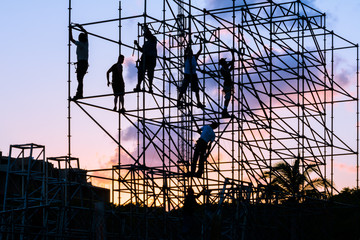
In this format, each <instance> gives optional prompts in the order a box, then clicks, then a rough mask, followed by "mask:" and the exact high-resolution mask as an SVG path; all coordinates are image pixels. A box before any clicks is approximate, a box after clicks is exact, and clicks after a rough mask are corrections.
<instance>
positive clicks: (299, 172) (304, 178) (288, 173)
mask: <svg viewBox="0 0 360 240" xmlns="http://www.w3.org/2000/svg"><path fill="white" fill-rule="evenodd" d="M301 162H302V163H304V159H303V158H302V157H299V156H298V157H297V158H296V159H295V161H294V163H293V165H291V164H289V163H287V162H285V161H284V162H279V163H277V164H276V165H275V166H274V167H272V168H271V170H270V171H267V172H265V173H264V174H263V179H264V180H265V181H266V182H268V185H267V187H268V188H270V189H271V191H272V192H274V191H275V192H278V193H280V195H281V196H282V197H284V198H285V199H287V200H289V201H295V202H302V201H303V200H304V199H305V197H313V198H320V197H321V196H324V194H323V193H322V192H320V191H319V189H318V188H319V187H323V188H325V190H326V187H327V186H329V185H330V184H329V182H328V181H327V180H326V179H325V178H314V179H311V178H310V174H311V173H312V172H315V173H319V170H318V166H317V165H304V164H302V165H300V163H301ZM272 194H273V193H272Z"/></svg>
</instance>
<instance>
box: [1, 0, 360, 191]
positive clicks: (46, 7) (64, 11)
mask: <svg viewBox="0 0 360 240" xmlns="http://www.w3.org/2000/svg"><path fill="white" fill-rule="evenodd" d="M148 2H149V3H148V4H149V6H148V7H149V11H150V12H152V13H154V14H159V16H161V10H162V1H158V0H157V1H154V0H149V1H148ZM150 2H151V4H154V3H155V2H156V3H157V4H154V5H150ZM218 2H221V3H224V4H225V5H226V4H228V3H227V2H232V1H230V0H229V1H216V0H212V1H206V0H192V3H193V4H195V5H197V6H199V8H208V9H211V8H213V7H218V5H219V3H218ZM247 2H248V3H251V2H252V0H248V1H247ZM275 2H284V1H275ZM304 2H306V3H307V4H309V5H310V6H312V7H314V8H315V9H317V10H319V11H321V12H325V13H326V15H327V28H328V29H329V30H334V32H335V33H336V34H338V35H340V36H342V37H344V38H345V39H348V40H349V41H351V42H353V43H358V42H359V39H360V30H359V26H358V25H359V23H360V15H359V12H360V1H359V0H345V1H344V0H306V1H304ZM121 4H122V9H123V10H122V15H123V16H130V15H137V14H142V12H143V0H131V1H129V0H123V1H122V3H121ZM72 8H73V10H72V22H74V23H88V22H93V21H100V20H106V19H114V18H118V14H119V13H118V1H114V0H106V1H98V0H73V1H72ZM136 21H137V20H136ZM136 21H135V20H134V21H133V22H131V23H132V24H134V25H135V26H136V23H137V22H136ZM0 22H1V45H0V54H1V59H0V61H1V62H0V66H1V68H0V69H1V70H0V79H1V80H0V89H1V94H0V112H1V118H0V151H2V153H3V155H7V154H8V152H9V146H10V145H11V144H24V143H37V144H41V145H45V146H46V156H47V157H56V156H63V155H66V154H67V74H68V72H67V67H68V65H67V59H68V46H67V44H68V1H45V0H33V1H25V0H19V1H4V2H2V5H1V8H0ZM129 24H130V23H129ZM86 29H88V30H89V31H94V32H99V33H102V34H104V35H106V36H109V37H111V38H112V39H114V40H117V37H118V28H117V22H114V23H110V24H103V25H96V26H89V27H88V28H87V27H86ZM122 34H123V42H125V43H127V44H129V45H132V42H133V40H134V39H136V34H137V31H136V28H134V29H133V32H125V33H124V32H123V33H122ZM77 35H78V32H76V31H74V38H77ZM89 44H90V59H89V64H90V66H89V70H88V74H87V75H86V76H85V80H84V85H85V88H84V95H96V94H110V93H111V92H112V90H111V88H108V87H107V86H106V71H107V70H108V68H109V67H111V65H112V64H114V63H115V62H116V60H117V56H118V47H117V45H116V44H113V43H109V42H105V41H102V40H99V39H95V38H92V37H90V39H89ZM123 54H124V55H125V63H124V66H125V67H124V78H125V82H126V83H125V84H126V89H127V90H130V89H133V88H134V87H135V84H136V69H135V67H134V61H135V60H136V58H135V57H131V54H132V51H131V50H128V49H124V50H123ZM71 56H72V59H73V60H74V59H75V58H76V56H75V47H72V52H71ZM344 59H346V55H344ZM355 60H356V59H351V60H350V61H351V62H352V63H354V62H355ZM72 79H73V82H72V93H71V94H72V95H74V94H75V88H76V78H75V74H74V68H73V67H72ZM107 101H108V102H106V103H105V105H106V106H107V107H109V108H110V107H112V104H113V102H112V98H111V99H110V98H109V99H108V100H107ZM126 104H127V103H125V105H126ZM344 111H346V110H344ZM350 111H354V109H351V110H350ZM344 115H346V114H344ZM106 116H107V115H106ZM106 116H104V119H105V120H108V119H107V118H106ZM72 118H73V121H72V124H73V126H72V141H73V143H72V155H73V156H75V157H79V158H80V162H81V167H83V168H87V169H95V168H100V167H110V162H111V160H112V159H113V158H114V157H115V156H116V145H115V144H114V142H112V140H111V139H109V138H108V137H107V136H105V134H104V133H103V132H102V131H100V130H99V129H98V128H97V127H96V126H95V125H94V123H93V122H92V121H91V120H90V119H89V118H87V117H86V116H85V114H84V113H83V112H82V111H80V110H79V109H78V108H76V107H75V106H73V107H72ZM109 119H111V120H109V121H116V120H114V119H116V118H110V117H109ZM114 126H115V127H114V131H113V134H114V135H116V124H114ZM354 131H356V129H354ZM335 167H336V171H337V172H338V173H339V174H338V176H339V178H340V180H339V181H338V182H337V186H338V187H339V188H342V187H345V186H355V184H356V182H355V181H354V179H353V176H354V166H353V164H346V162H345V163H344V162H341V163H336V164H335ZM350 175H351V176H352V178H348V177H347V176H350Z"/></svg>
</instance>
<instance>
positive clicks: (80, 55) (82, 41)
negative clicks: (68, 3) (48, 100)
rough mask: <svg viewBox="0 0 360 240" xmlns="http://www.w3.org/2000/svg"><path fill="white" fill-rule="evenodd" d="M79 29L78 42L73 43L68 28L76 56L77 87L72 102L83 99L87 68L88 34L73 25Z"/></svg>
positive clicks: (78, 25) (70, 31)
mask: <svg viewBox="0 0 360 240" xmlns="http://www.w3.org/2000/svg"><path fill="white" fill-rule="evenodd" d="M74 26H77V27H79V28H80V30H81V31H82V33H80V34H79V41H75V40H74V38H73V35H72V28H73V26H70V29H69V37H70V41H71V42H72V43H74V44H75V45H76V56H77V63H76V64H77V68H76V78H77V81H78V87H77V91H76V94H75V96H74V97H73V98H72V100H77V99H79V98H82V97H83V86H84V85H83V80H84V76H85V74H86V71H87V69H88V67H89V64H88V59H89V42H88V33H87V31H86V30H85V29H84V28H83V27H82V26H81V25H80V24H75V25H74Z"/></svg>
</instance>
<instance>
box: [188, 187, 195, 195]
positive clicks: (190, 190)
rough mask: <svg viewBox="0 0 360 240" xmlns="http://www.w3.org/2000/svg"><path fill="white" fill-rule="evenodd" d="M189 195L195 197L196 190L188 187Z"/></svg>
mask: <svg viewBox="0 0 360 240" xmlns="http://www.w3.org/2000/svg"><path fill="white" fill-rule="evenodd" d="M187 194H188V195H194V190H193V189H192V187H188V189H187Z"/></svg>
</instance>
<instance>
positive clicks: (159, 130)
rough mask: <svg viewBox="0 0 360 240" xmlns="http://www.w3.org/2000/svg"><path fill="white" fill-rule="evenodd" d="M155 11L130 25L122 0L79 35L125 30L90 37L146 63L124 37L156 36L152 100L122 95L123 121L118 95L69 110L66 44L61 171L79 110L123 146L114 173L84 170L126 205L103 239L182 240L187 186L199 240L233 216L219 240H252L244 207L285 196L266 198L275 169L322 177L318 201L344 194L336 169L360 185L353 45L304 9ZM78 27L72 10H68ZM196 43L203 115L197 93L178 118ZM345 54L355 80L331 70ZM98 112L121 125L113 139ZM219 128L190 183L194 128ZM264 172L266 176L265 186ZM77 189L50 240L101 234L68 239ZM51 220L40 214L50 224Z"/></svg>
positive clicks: (244, 6) (174, 4)
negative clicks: (227, 71) (132, 32)
mask: <svg viewBox="0 0 360 240" xmlns="http://www.w3.org/2000/svg"><path fill="white" fill-rule="evenodd" d="M159 2H161V3H162V6H161V7H160V6H158V8H157V9H156V10H154V9H153V8H149V6H148V1H147V0H144V1H143V10H144V11H143V13H142V14H138V15H133V16H123V13H122V6H121V2H119V17H118V18H116V19H107V20H99V21H95V22H84V23H81V25H82V26H84V27H87V26H90V25H97V26H100V27H101V26H102V25H103V24H105V23H110V22H114V23H118V25H119V39H118V40H114V39H113V38H111V37H109V36H107V35H103V34H99V33H97V32H92V31H88V35H89V37H90V38H98V39H100V40H103V41H106V42H109V43H112V44H113V45H114V47H118V48H119V53H120V54H121V53H124V52H127V53H129V52H133V51H134V52H135V51H136V53H137V59H139V57H140V53H139V52H138V51H137V49H136V48H135V47H134V46H133V44H132V43H131V42H130V41H132V40H130V39H128V38H124V37H123V34H122V32H123V31H124V29H123V28H125V29H129V28H132V29H134V28H137V36H134V38H136V37H137V41H138V42H141V41H142V39H143V34H144V31H143V29H144V26H145V25H146V26H147V27H148V28H149V29H150V31H151V32H152V33H153V34H154V36H156V38H157V47H158V57H157V64H156V68H155V76H154V81H153V92H152V93H150V92H148V91H145V90H141V91H139V92H134V91H132V90H129V88H127V91H126V93H125V105H126V111H125V113H121V112H118V111H114V110H113V109H112V108H110V107H108V105H107V100H109V99H110V97H113V94H103V93H99V95H91V96H85V97H83V98H82V99H78V100H76V101H73V100H71V82H72V80H71V78H72V72H73V69H72V65H73V61H72V59H71V52H72V49H71V48H72V46H71V43H70V41H69V42H68V43H69V49H68V51H69V58H68V66H69V67H68V155H67V156H66V157H59V158H51V159H49V161H54V162H56V163H58V164H60V163H61V162H65V169H69V171H70V169H72V162H73V161H72V160H76V158H73V157H72V139H71V135H72V134H71V130H72V125H71V121H72V120H71V119H72V116H71V111H72V107H76V108H78V109H80V110H81V111H82V112H84V113H85V115H86V116H87V117H89V118H90V119H91V120H92V121H93V122H94V123H95V124H96V125H97V127H99V129H100V130H101V131H103V132H104V133H105V134H106V135H107V136H108V137H109V138H110V139H111V140H112V141H113V142H114V144H115V145H116V146H117V148H118V162H117V164H114V165H113V166H111V167H109V168H106V169H94V170H88V171H87V177H88V178H89V179H101V180H104V181H108V182H110V183H111V202H112V203H114V204H117V205H119V206H123V207H124V208H123V209H122V210H121V211H120V213H119V212H117V213H116V214H115V213H114V210H110V211H107V213H106V215H116V219H117V220H119V223H118V226H120V227H118V228H119V230H118V231H117V232H116V233H113V234H112V235H111V234H109V235H107V238H108V239H112V237H113V238H117V237H120V236H122V237H123V239H160V238H162V239H179V238H178V237H176V236H179V235H181V234H180V233H181V230H180V229H181V214H180V213H181V211H178V210H179V209H181V208H182V207H183V205H184V199H185V194H186V189H187V188H188V187H189V186H191V187H192V188H194V190H195V192H196V193H203V194H202V196H201V197H200V198H198V202H199V203H201V206H202V207H203V208H202V211H203V213H204V214H203V215H202V216H201V217H200V220H201V229H202V231H201V236H202V239H209V238H210V235H211V234H212V233H211V231H210V229H214V226H215V225H216V222H217V221H218V219H219V216H221V215H222V211H229V209H230V211H232V214H231V215H230V216H231V218H226V219H225V218H224V219H222V221H223V225H222V226H221V229H220V230H219V231H220V232H221V239H245V235H246V234H245V232H246V229H248V228H249V227H248V226H247V224H248V223H247V221H248V219H249V218H251V215H250V214H249V212H248V206H249V205H251V204H255V203H262V202H263V203H265V202H266V203H274V204H275V203H278V202H279V201H282V200H284V199H288V198H289V197H290V196H289V195H286V194H284V193H281V194H280V193H276V192H274V191H270V192H269V184H270V183H271V180H272V179H271V177H272V176H278V174H279V173H278V172H276V171H274V166H276V165H277V164H278V163H288V164H292V163H293V162H294V161H295V160H298V161H299V166H300V171H301V172H303V173H305V172H306V170H307V169H308V168H312V169H314V171H313V172H312V173H311V174H310V175H308V176H307V180H308V183H309V184H311V183H312V180H315V179H322V180H323V182H324V183H325V184H324V187H323V188H321V189H318V191H317V193H316V196H317V198H319V199H327V198H328V197H329V196H331V195H333V194H334V191H337V190H336V188H335V184H334V183H335V182H336V180H335V174H334V166H335V165H334V164H335V162H336V161H337V160H338V159H340V158H344V159H348V160H349V161H351V162H352V163H353V164H354V165H355V166H356V169H357V175H356V186H357V187H358V185H359V156H358V152H359V149H358V147H359V146H358V142H359V135H358V134H359V122H360V121H359V111H358V110H359V101H358V100H359V85H358V83H359V78H358V69H359V64H358V62H359V57H358V45H357V44H354V43H352V42H350V41H348V40H346V39H344V38H342V37H341V36H339V35H337V34H335V33H334V32H333V31H329V30H328V29H327V27H326V15H325V14H323V13H321V12H319V11H317V10H316V9H314V8H312V7H310V6H308V5H307V4H304V3H302V2H301V1H289V2H285V3H284V2H282V3H276V2H274V1H271V0H268V1H263V2H256V3H252V2H251V3H249V2H250V1H246V0H241V1H235V0H232V1H224V3H223V7H221V8H215V9H201V8H199V7H197V6H196V5H195V4H193V3H192V1H191V0H189V1H181V0H171V1H170V0H162V1H159ZM160 8H161V10H160ZM160 12H161V14H159V13H160ZM71 25H72V1H71V0H69V27H71ZM73 29H75V30H80V29H79V28H77V27H74V28H73ZM201 43H203V45H204V48H203V51H202V52H201V54H200V57H199V59H198V68H197V72H198V77H199V84H200V90H201V91H200V96H201V101H202V103H203V104H205V108H204V109H200V108H197V107H196V101H195V99H194V100H193V97H192V91H191V89H188V90H187V92H186V94H185V95H186V96H185V106H184V107H183V108H179V107H178V104H177V96H178V89H179V88H180V86H181V83H182V79H183V66H184V49H185V48H186V47H187V46H191V47H192V48H193V50H195V49H199V45H200V44H201ZM231 49H235V62H234V70H233V72H232V78H233V79H232V80H233V82H234V86H235V89H234V93H233V95H232V98H231V102H230V105H229V109H231V110H229V113H230V115H231V117H230V118H223V117H222V114H221V113H222V111H223V106H224V104H223V101H224V100H223V99H224V96H223V94H222V89H223V87H224V83H223V79H222V77H221V74H220V72H219V70H220V66H219V60H220V59H221V58H224V57H229V56H231V54H230V51H231ZM344 51H347V52H350V53H351V54H352V55H351V56H353V63H355V64H354V66H355V70H353V72H351V74H352V76H354V77H353V79H352V82H343V81H342V79H341V76H340V74H338V73H337V72H336V67H338V66H339V65H341V63H339V62H338V58H337V54H338V53H339V52H344ZM92 67H95V66H92ZM86 77H87V76H86ZM86 77H85V78H86ZM147 82H148V81H146V80H145V81H143V86H142V89H148V87H149V86H146V85H147ZM354 82H355V83H354ZM354 87H355V88H354ZM354 89H355V91H354ZM130 99H131V100H130ZM109 102H110V100H109ZM129 102H130V103H132V104H130V103H129ZM344 106H352V107H354V109H356V113H353V118H354V121H353V122H351V123H352V124H353V128H352V129H356V131H353V130H351V132H347V133H345V134H344V132H342V129H341V128H339V127H338V122H337V119H338V117H339V112H338V110H337V109H338V108H342V107H344ZM91 109H98V110H100V111H101V112H106V113H111V114H112V115H113V116H115V117H116V119H117V120H116V123H115V124H116V125H117V135H118V136H117V137H114V136H113V133H114V130H108V129H107V128H106V127H105V126H103V125H102V124H101V121H100V120H99V119H98V118H97V117H98V116H96V115H94V114H92V112H91ZM212 121H219V122H220V126H219V128H218V129H217V130H216V140H215V141H214V143H213V145H212V149H211V152H210V153H209V155H208V157H207V161H206V163H205V172H204V174H203V176H202V177H199V178H195V177H189V175H188V174H187V173H188V172H189V171H190V165H191V160H192V157H193V151H194V147H195V140H196V139H197V138H198V137H199V135H198V133H197V130H198V128H199V127H202V126H204V125H206V124H209V123H211V122H212ZM126 129H132V130H136V131H135V132H136V134H135V135H136V137H135V138H134V139H135V141H136V148H135V149H132V150H131V149H129V148H128V146H127V144H126V143H124V139H125V134H126V131H125V130H126ZM77 164H78V163H77ZM104 173H106V176H104ZM267 173H268V174H269V173H270V174H269V176H270V178H265V177H264V176H265V175H266V174H267ZM65 176H68V174H65ZM45 179H48V178H45ZM47 181H48V180H47ZM53 181H55V179H54V180H53ZM70 182H71V181H70ZM70 182H69V181H68V180H67V179H66V178H65V182H64V185H61V186H62V187H61V189H62V190H61V191H62V193H63V194H64V196H65V198H62V199H61V201H60V202H59V203H58V204H59V205H60V206H63V207H64V208H62V209H63V210H67V209H68V210H67V211H62V212H63V215H61V217H60V218H61V225H60V226H57V228H56V226H55V225H53V226H54V230H53V231H49V232H51V233H52V235H51V236H56V237H58V238H59V239H68V238H71V236H72V234H75V233H76V234H78V235H76V236H79V237H80V236H95V235H96V234H95V233H93V232H92V233H93V234H95V235H89V233H86V227H89V226H88V225H84V227H83V228H80V227H79V228H78V229H71V228H72V227H71V225H72V222H71V220H73V219H74V218H75V217H74V216H75V215H76V211H75V210H74V208H72V207H71V202H72V201H71V196H74V194H71V193H74V192H77V190H76V188H70V187H69V184H70ZM54 191H55V190H54ZM61 191H60V190H59V191H55V192H57V193H58V194H60V193H61ZM45 195H46V196H48V195H47V194H45ZM60 195H61V194H60ZM60 195H59V196H60ZM5 199H6V202H4V211H5V210H6V208H5V203H6V204H7V201H9V198H8V197H5ZM54 199H57V198H54ZM225 205H226V206H227V207H228V208H226V210H224V208H223V206H225ZM229 206H230V208H229ZM87 208H88V209H92V211H95V210H94V208H93V207H88V206H87V205H86V204H85V205H83V204H82V205H81V206H80V207H78V208H76V209H87ZM59 209H60V208H57V210H59ZM100 209H101V207H100ZM79 211H81V210H79ZM99 211H100V210H99ZM49 212H50V210H46V211H44V214H45V215H44V217H45V216H47V215H46V214H48V213H49ZM228 216H229V215H228ZM44 222H45V221H44ZM91 226H93V225H91ZM91 226H90V227H91ZM115 228H116V227H115ZM43 229H44V228H43ZM89 229H90V228H89ZM92 231H94V230H92ZM86 234H87V235H86ZM45 235H46V234H45V233H44V234H43V236H45Z"/></svg>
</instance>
